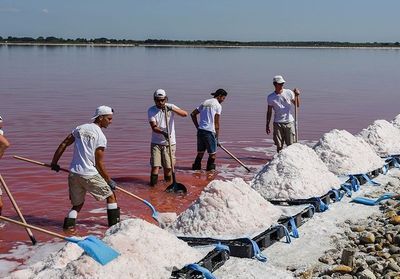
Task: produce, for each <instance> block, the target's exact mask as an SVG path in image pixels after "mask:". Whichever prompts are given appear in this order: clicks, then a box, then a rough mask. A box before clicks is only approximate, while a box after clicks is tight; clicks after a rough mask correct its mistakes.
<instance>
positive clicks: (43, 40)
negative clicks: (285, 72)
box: [0, 36, 400, 47]
mask: <svg viewBox="0 0 400 279" xmlns="http://www.w3.org/2000/svg"><path fill="white" fill-rule="evenodd" d="M0 43H3V44H6V43H9V44H99V45H104V44H112V45H144V46H145V45H165V46H168V45H180V46H227V47H228V46H237V47H240V46H260V47H262V46H270V47H274V46H275V47H400V43H399V42H394V43H393V42H363V43H351V42H325V41H305V42H276V41H270V42H266V41H251V42H239V41H222V40H194V41H190V40H159V39H147V40H126V39H122V40H118V39H108V38H95V39H85V38H77V39H63V38H57V37H37V38H31V37H11V36H9V37H7V38H3V37H1V36H0Z"/></svg>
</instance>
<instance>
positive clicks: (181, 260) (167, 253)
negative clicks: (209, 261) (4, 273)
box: [12, 219, 204, 279]
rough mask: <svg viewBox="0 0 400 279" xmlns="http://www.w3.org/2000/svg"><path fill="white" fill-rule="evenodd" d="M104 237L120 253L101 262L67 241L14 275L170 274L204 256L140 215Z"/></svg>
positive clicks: (150, 276) (93, 276)
mask: <svg viewBox="0 0 400 279" xmlns="http://www.w3.org/2000/svg"><path fill="white" fill-rule="evenodd" d="M103 241H104V242H105V243H107V245H109V246H111V247H112V248H114V249H115V250H117V251H118V252H119V253H120V254H121V255H120V256H119V257H117V258H116V259H114V260H112V261H111V262H109V263H108V264H107V265H105V266H102V265H100V264H99V263H97V262H96V261H95V260H93V259H92V258H91V257H89V256H87V255H86V254H83V253H82V252H83V251H82V249H80V248H79V247H78V246H77V245H75V244H72V243H70V244H67V245H66V246H65V247H64V248H63V249H62V250H61V251H59V252H58V253H56V254H53V255H51V256H49V257H48V258H47V259H45V260H44V261H42V262H39V263H37V264H35V265H34V266H32V267H30V268H29V269H27V270H21V271H18V272H15V273H14V274H13V275H12V278H28V277H34V278H154V279H156V278H157V279H159V278H170V276H171V272H172V269H173V267H174V266H176V267H177V268H182V267H183V266H184V265H185V264H189V263H194V262H197V261H199V260H200V259H202V257H203V256H204V255H203V254H202V253H200V252H199V251H198V250H196V249H195V248H192V247H189V246H188V245H187V244H186V243H185V242H183V241H181V240H179V239H178V238H177V237H176V236H174V235H172V234H170V233H169V232H167V231H165V230H163V229H161V228H159V227H157V226H155V225H153V224H150V223H148V222H146V221H143V220H141V219H128V220H125V221H123V222H121V223H119V224H117V225H115V226H113V227H111V228H110V229H109V230H108V231H107V232H106V237H104V239H103Z"/></svg>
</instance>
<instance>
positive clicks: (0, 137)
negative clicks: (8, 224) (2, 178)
mask: <svg viewBox="0 0 400 279" xmlns="http://www.w3.org/2000/svg"><path fill="white" fill-rule="evenodd" d="M9 146H10V143H9V142H8V140H7V139H6V137H5V136H4V132H3V118H2V117H1V116H0V159H1V158H2V157H3V155H4V152H5V150H6V149H7V148H8V147H9ZM2 196H3V192H2V191H1V188H0V215H1V211H2V209H3V199H2Z"/></svg>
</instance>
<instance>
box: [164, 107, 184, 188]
mask: <svg viewBox="0 0 400 279" xmlns="http://www.w3.org/2000/svg"><path fill="white" fill-rule="evenodd" d="M164 113H165V124H166V126H167V134H168V152H169V159H170V162H171V171H172V184H171V185H169V186H168V187H167V188H166V189H165V191H166V192H175V193H183V194H186V193H187V189H186V187H185V185H183V184H182V183H177V182H176V177H175V167H174V162H173V160H172V148H171V134H170V133H169V121H168V113H167V108H165V110H164Z"/></svg>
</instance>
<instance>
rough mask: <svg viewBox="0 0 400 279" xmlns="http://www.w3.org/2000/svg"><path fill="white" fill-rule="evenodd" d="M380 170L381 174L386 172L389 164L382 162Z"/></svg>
mask: <svg viewBox="0 0 400 279" xmlns="http://www.w3.org/2000/svg"><path fill="white" fill-rule="evenodd" d="M381 170H382V173H383V174H387V172H388V171H389V164H384V165H383V167H382V169H381Z"/></svg>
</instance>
